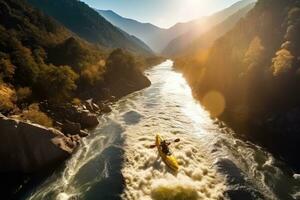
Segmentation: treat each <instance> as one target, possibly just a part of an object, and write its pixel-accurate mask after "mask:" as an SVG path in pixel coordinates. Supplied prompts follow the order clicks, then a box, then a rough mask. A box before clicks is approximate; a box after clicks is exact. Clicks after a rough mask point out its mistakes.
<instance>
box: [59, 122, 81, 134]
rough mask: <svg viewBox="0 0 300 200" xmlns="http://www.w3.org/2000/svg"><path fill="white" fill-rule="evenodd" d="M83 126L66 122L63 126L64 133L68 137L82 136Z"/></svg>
mask: <svg viewBox="0 0 300 200" xmlns="http://www.w3.org/2000/svg"><path fill="white" fill-rule="evenodd" d="M80 129H81V125H80V123H75V122H71V121H69V120H66V122H65V123H63V125H62V132H63V133H64V134H65V135H67V134H70V135H77V134H80Z"/></svg>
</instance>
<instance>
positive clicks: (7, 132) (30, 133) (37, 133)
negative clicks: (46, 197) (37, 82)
mask: <svg viewBox="0 0 300 200" xmlns="http://www.w3.org/2000/svg"><path fill="white" fill-rule="evenodd" d="M0 130H1V131H0V139H1V145H0V171H1V172H9V171H15V172H21V173H33V172H37V171H39V170H42V169H44V168H49V167H52V166H53V165H56V164H60V163H61V162H62V161H63V160H65V159H66V158H67V157H68V156H69V155H70V154H71V153H72V152H73V150H74V148H75V147H76V143H74V142H73V141H72V140H71V139H70V138H68V137H66V136H64V135H63V134H62V133H61V132H60V131H58V130H56V129H51V128H45V127H43V126H39V125H36V124H30V123H26V122H22V121H18V120H14V119H10V118H7V117H4V116H1V117H0Z"/></svg>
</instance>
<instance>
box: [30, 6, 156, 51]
mask: <svg viewBox="0 0 300 200" xmlns="http://www.w3.org/2000/svg"><path fill="white" fill-rule="evenodd" d="M27 1H28V2H29V3H30V4H31V5H33V6H34V7H36V8H38V9H40V10H42V11H43V12H44V13H46V14H47V15H49V16H51V17H53V18H55V19H56V20H57V21H59V22H60V23H62V24H63V25H64V26H66V27H67V28H68V29H70V30H71V31H73V32H74V33H76V34H78V35H79V36H80V37H82V38H84V39H85V40H87V41H89V42H91V43H95V44H98V45H101V46H104V47H107V48H119V47H120V48H124V49H126V50H129V51H131V52H135V53H142V54H148V55H150V54H153V51H152V50H151V49H150V48H149V47H148V46H147V45H146V44H145V43H144V42H142V41H141V40H140V39H137V38H136V37H132V36H131V35H129V34H127V33H125V32H122V31H120V30H119V29H118V28H116V27H115V26H113V25H112V24H111V23H110V22H108V21H107V20H106V19H105V18H103V17H102V16H101V15H99V14H98V13H97V12H96V11H95V10H94V9H92V8H90V7H89V6H88V5H87V4H85V3H84V2H81V1H77V0H52V1H47V0H27ZM66 10H68V12H65V11H66Z"/></svg>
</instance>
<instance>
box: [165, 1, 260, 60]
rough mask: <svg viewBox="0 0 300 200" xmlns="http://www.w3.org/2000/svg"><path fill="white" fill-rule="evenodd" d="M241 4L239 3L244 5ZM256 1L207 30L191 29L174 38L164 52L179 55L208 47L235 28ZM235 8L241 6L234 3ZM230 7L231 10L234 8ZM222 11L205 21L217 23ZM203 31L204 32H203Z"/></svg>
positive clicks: (223, 12) (226, 11)
mask: <svg viewBox="0 0 300 200" xmlns="http://www.w3.org/2000/svg"><path fill="white" fill-rule="evenodd" d="M244 3H245V2H243V4H239V5H244ZM254 5H255V3H250V4H247V5H246V6H245V7H243V8H241V9H239V10H238V11H237V12H235V13H234V14H232V15H230V16H229V17H227V18H225V20H224V21H222V22H221V23H219V24H217V25H216V26H214V27H211V28H210V29H209V30H208V31H207V32H203V31H204V29H202V30H200V31H199V30H198V34H197V31H191V32H188V33H185V34H183V35H181V36H179V37H178V38H176V39H174V40H172V41H171V42H170V43H169V44H168V46H167V47H166V48H165V49H164V51H163V52H162V54H164V55H168V56H174V55H176V56H178V55H181V54H186V53H191V51H198V50H201V49H203V48H207V47H209V46H210V45H212V44H213V42H214V41H215V40H216V39H218V37H220V36H222V35H224V34H225V33H226V32H227V31H229V30H230V29H232V28H233V26H234V25H235V24H236V23H237V22H238V21H239V20H240V19H241V18H242V17H244V16H245V15H246V14H247V13H248V12H249V11H250V10H251V9H252V8H253V7H254ZM233 8H239V7H237V5H236V4H235V5H233ZM233 8H230V10H234V9H233ZM221 13H222V14H225V13H226V14H225V15H227V14H229V13H231V12H229V11H228V10H224V11H222V12H221ZM221 13H217V15H215V16H212V18H211V19H207V20H206V21H205V22H204V23H208V22H209V21H211V20H212V21H213V23H211V24H215V22H217V21H219V20H221V16H222V14H221ZM201 32H203V33H201Z"/></svg>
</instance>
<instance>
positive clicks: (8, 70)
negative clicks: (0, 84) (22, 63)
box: [0, 58, 15, 81]
mask: <svg viewBox="0 0 300 200" xmlns="http://www.w3.org/2000/svg"><path fill="white" fill-rule="evenodd" d="M14 74H15V66H14V65H13V64H12V63H11V61H10V59H9V58H0V79H1V80H3V79H4V80H7V81H11V80H12V78H13V76H14Z"/></svg>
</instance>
